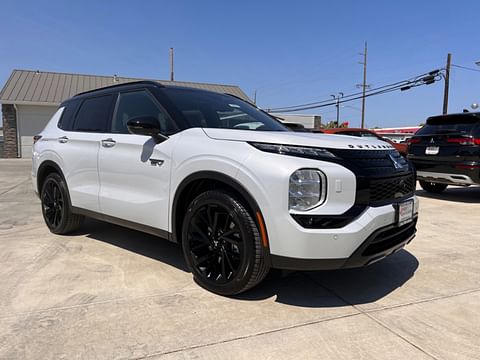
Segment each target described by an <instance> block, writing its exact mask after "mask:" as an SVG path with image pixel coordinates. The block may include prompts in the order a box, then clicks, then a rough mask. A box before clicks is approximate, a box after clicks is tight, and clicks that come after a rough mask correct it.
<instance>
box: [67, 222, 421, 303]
mask: <svg viewBox="0 0 480 360" xmlns="http://www.w3.org/2000/svg"><path fill="white" fill-rule="evenodd" d="M73 235H84V236H86V237H87V238H89V239H92V240H95V241H102V242H105V243H108V244H111V245H114V246H117V247H119V248H122V249H125V250H127V251H131V252H133V253H136V254H139V255H142V256H146V257H149V258H151V259H155V260H158V261H161V262H163V263H165V264H168V265H170V266H173V267H175V268H177V269H179V270H181V271H185V272H188V271H189V270H188V268H187V266H186V264H185V260H184V258H183V254H182V250H181V247H180V246H179V245H178V244H174V243H172V242H169V241H168V240H164V239H160V238H158V237H156V236H153V235H149V234H145V233H142V232H139V231H135V230H130V229H127V228H124V227H121V226H117V225H113V224H108V223H105V222H102V221H97V220H93V219H87V220H86V221H85V224H84V226H82V230H81V231H78V232H76V233H75V234H73ZM417 268H418V261H417V259H416V258H415V257H414V256H413V255H412V254H410V253H409V252H408V251H405V250H401V251H399V252H397V253H396V254H394V255H392V256H389V257H388V258H386V259H384V260H383V261H380V262H378V263H376V264H373V265H371V266H368V267H364V268H358V269H344V270H331V271H309V272H306V271H305V272H304V271H281V270H276V269H272V270H271V271H270V273H269V275H268V276H267V277H266V279H265V280H264V281H263V282H262V283H261V284H259V285H258V286H256V287H254V288H253V289H251V290H249V291H247V292H245V293H242V294H240V295H237V296H235V297H233V298H235V299H237V300H241V301H261V300H265V299H268V298H271V297H275V301H276V302H278V303H282V304H286V305H291V306H298V307H310V308H315V307H339V306H348V305H351V304H354V305H355V304H365V303H370V302H374V301H376V300H379V299H381V298H383V297H384V296H387V295H388V294H389V293H391V292H392V291H394V290H395V289H397V288H399V287H401V286H402V285H404V284H405V283H406V282H407V281H408V280H409V279H410V278H412V276H413V275H414V273H415V271H416V269H417ZM159 276H161V274H159ZM192 281H193V280H192Z"/></svg>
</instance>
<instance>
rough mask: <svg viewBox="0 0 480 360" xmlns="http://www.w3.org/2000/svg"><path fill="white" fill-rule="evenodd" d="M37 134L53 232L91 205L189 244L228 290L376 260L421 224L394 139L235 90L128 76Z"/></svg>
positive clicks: (75, 222) (74, 102)
mask: <svg viewBox="0 0 480 360" xmlns="http://www.w3.org/2000/svg"><path fill="white" fill-rule="evenodd" d="M34 140H35V145H34V147H33V171H32V176H33V184H34V188H35V190H36V192H37V193H38V194H39V196H40V199H41V202H42V212H43V216H44V218H45V222H46V224H47V226H48V227H49V229H50V231H52V232H53V233H55V234H66V233H69V232H72V231H74V230H75V229H77V228H78V227H79V226H80V225H81V224H82V221H83V219H84V217H85V216H89V217H93V218H97V219H101V220H105V221H108V222H111V223H115V224H119V225H122V226H126V227H130V228H133V229H138V230H141V231H145V232H148V233H151V234H155V235H158V236H160V237H162V238H166V239H169V240H170V241H173V242H178V243H180V244H181V245H182V247H183V253H184V256H185V260H186V262H187V264H188V266H189V268H190V270H191V271H192V273H193V276H194V278H195V280H196V281H197V282H198V283H199V284H200V285H201V286H203V287H205V288H207V289H208V290H210V291H213V292H216V293H218V294H222V295H233V294H238V293H240V292H242V291H245V290H247V289H249V288H251V287H253V286H254V285H256V284H258V283H259V282H260V281H261V280H262V279H263V278H264V277H265V275H266V274H267V272H268V270H269V269H270V268H271V267H274V268H282V269H297V270H314V269H333V268H344V267H357V266H363V265H368V264H371V263H373V262H375V261H378V260H380V259H382V258H384V257H386V256H387V255H390V254H392V253H393V252H395V251H397V250H398V249H400V248H402V247H403V246H404V245H405V244H407V243H408V242H410V241H411V240H412V239H413V237H414V236H415V232H416V221H417V209H418V202H417V200H416V198H415V196H414V190H415V180H416V179H415V174H414V171H413V170H412V167H411V166H410V164H409V163H408V162H407V161H406V160H405V159H404V158H403V157H402V156H401V155H400V154H399V153H398V152H397V151H396V150H394V149H393V148H392V146H391V145H389V144H387V143H385V142H382V141H377V140H366V139H361V138H355V137H347V136H337V135H324V134H310V133H295V132H292V131H289V129H287V128H285V127H284V126H283V125H281V124H280V123H279V122H278V121H277V120H276V119H274V118H273V117H271V116H270V115H268V114H266V113H265V112H263V111H262V110H260V109H258V108H256V107H254V106H253V105H251V104H249V103H247V102H245V101H243V100H241V99H239V98H236V97H234V96H232V95H228V94H219V93H214V92H209V91H204V90H198V89H191V88H182V87H174V86H162V85H160V84H158V83H155V82H148V81H142V82H135V83H129V84H122V85H115V86H111V87H107V88H103V89H99V90H94V91H90V92H86V93H82V94H79V95H77V96H74V97H73V98H71V99H69V100H67V101H65V102H64V103H62V104H61V105H60V107H59V109H58V111H57V112H56V113H55V115H54V116H53V117H52V119H51V120H50V122H49V123H48V125H47V126H46V128H45V129H44V130H43V131H42V132H41V133H40V134H38V135H37V136H35V139H34Z"/></svg>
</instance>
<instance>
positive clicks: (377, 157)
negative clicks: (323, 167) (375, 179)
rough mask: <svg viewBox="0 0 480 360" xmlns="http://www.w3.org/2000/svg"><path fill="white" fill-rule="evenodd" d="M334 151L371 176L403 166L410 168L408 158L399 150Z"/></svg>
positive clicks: (383, 173) (396, 169)
mask: <svg viewBox="0 0 480 360" xmlns="http://www.w3.org/2000/svg"><path fill="white" fill-rule="evenodd" d="M332 152H334V153H335V155H337V156H340V157H341V158H342V159H343V160H344V161H345V162H346V163H347V164H348V165H350V166H352V167H354V168H357V169H358V170H360V171H361V172H362V173H364V174H366V175H369V176H385V175H386V174H391V173H393V172H395V171H398V170H399V169H400V170H401V169H402V168H405V169H408V162H407V160H405V158H404V157H403V156H402V155H400V153H399V152H398V151H397V150H344V149H335V150H332ZM395 163H396V164H397V167H395ZM405 169H404V170H405Z"/></svg>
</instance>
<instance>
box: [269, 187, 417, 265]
mask: <svg viewBox="0 0 480 360" xmlns="http://www.w3.org/2000/svg"><path fill="white" fill-rule="evenodd" d="M404 201H413V202H414V212H413V218H412V221H410V222H409V223H407V224H404V225H402V226H398V225H397V210H396V208H397V207H396V204H388V205H384V206H378V207H367V208H366V209H365V210H364V211H363V212H362V213H361V214H359V215H358V216H357V217H356V218H354V219H353V220H352V221H351V222H350V223H349V224H348V225H346V226H344V227H341V228H322V229H312V228H304V227H302V226H300V225H299V224H298V223H297V222H296V221H295V220H294V219H293V218H292V217H291V216H290V215H289V216H288V218H286V217H283V216H279V217H277V218H276V220H277V221H276V222H275V228H274V229H272V228H271V227H270V229H272V230H273V231H269V238H270V259H271V265H272V267H274V268H281V269H292V270H302V269H309V270H312V269H335V268H345V267H359V266H364V265H368V264H371V263H372V262H374V261H377V260H379V259H381V258H383V257H385V256H388V255H390V254H391V253H393V252H394V251H396V250H397V249H399V248H401V247H403V246H404V245H405V244H407V243H408V242H410V241H411V240H412V239H413V237H414V236H415V232H416V222H417V217H418V205H419V203H418V199H417V198H416V197H415V196H412V197H410V198H409V199H407V200H404ZM267 229H268V227H267Z"/></svg>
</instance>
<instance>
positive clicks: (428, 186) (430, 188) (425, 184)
mask: <svg viewBox="0 0 480 360" xmlns="http://www.w3.org/2000/svg"><path fill="white" fill-rule="evenodd" d="M420 186H421V187H422V189H423V190H425V191H427V192H431V193H435V194H440V193H442V192H443V191H444V190H445V189H446V188H447V186H448V185H446V184H439V183H432V182H429V181H423V180H420Z"/></svg>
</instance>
